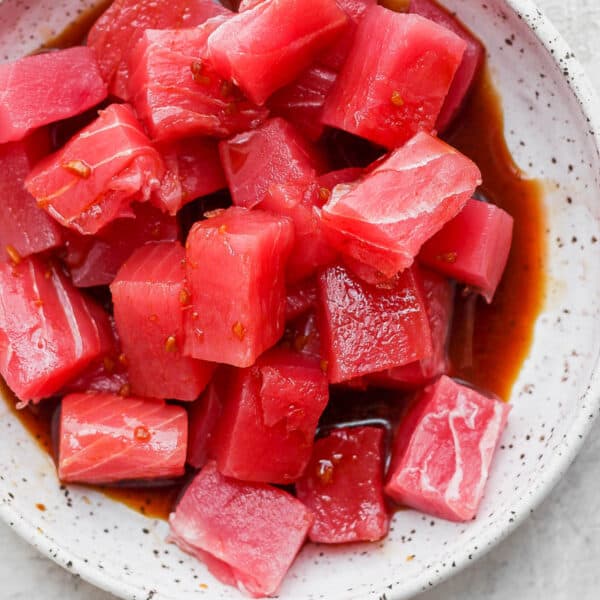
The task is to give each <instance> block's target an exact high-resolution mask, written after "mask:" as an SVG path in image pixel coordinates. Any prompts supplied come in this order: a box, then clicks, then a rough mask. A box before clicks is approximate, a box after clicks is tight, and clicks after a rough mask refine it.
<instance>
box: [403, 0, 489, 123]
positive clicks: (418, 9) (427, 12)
mask: <svg viewBox="0 0 600 600" xmlns="http://www.w3.org/2000/svg"><path fill="white" fill-rule="evenodd" d="M409 11H410V12H411V13H415V14H417V15H421V16H422V17H425V18H426V19H430V20H431V21H433V22H435V23H437V24H438V25H441V26H442V27H445V28H446V29H449V30H450V31H452V32H453V33H455V34H456V35H457V36H458V37H460V38H462V39H463V40H464V41H465V42H466V44H467V47H466V49H465V53H464V54H463V58H462V61H461V63H460V66H459V67H458V70H457V71H456V74H455V75H454V79H453V80H452V85H451V86H450V89H449V90H448V95H447V96H446V99H445V100H444V105H443V106H442V110H441V112H440V114H439V116H438V118H437V122H436V124H435V126H436V129H437V130H438V132H439V133H443V132H444V131H445V130H446V129H447V128H448V126H449V125H450V124H451V123H452V121H453V120H454V118H455V117H456V116H457V115H458V113H459V111H460V109H461V107H462V105H463V103H464V101H465V98H466V97H467V94H468V93H469V91H470V90H471V86H472V85H473V82H474V81H475V79H476V77H477V74H478V73H479V70H480V69H481V65H482V64H483V61H484V59H485V49H484V47H483V44H482V43H481V42H480V41H479V40H478V39H477V38H476V37H475V36H474V35H473V34H472V33H471V32H470V31H469V30H468V29H467V28H466V27H465V26H464V25H463V24H462V23H461V22H460V21H459V20H458V19H457V18H456V17H455V16H454V15H452V14H450V13H449V12H448V11H447V10H446V9H445V8H443V7H441V6H439V4H437V2H434V1H433V0H411V2H410V7H409Z"/></svg>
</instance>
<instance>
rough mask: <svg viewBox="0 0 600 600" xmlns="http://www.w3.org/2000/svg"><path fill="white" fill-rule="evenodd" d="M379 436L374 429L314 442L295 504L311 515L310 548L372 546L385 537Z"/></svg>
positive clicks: (357, 429) (346, 432) (350, 429)
mask: <svg viewBox="0 0 600 600" xmlns="http://www.w3.org/2000/svg"><path fill="white" fill-rule="evenodd" d="M384 435H385V432H384V430H383V429H381V428H379V427H346V428H342V429H337V430H334V431H332V432H331V433H329V434H328V435H326V436H325V437H322V438H320V439H318V440H317V441H316V442H315V446H314V449H313V454H312V458H311V461H310V463H309V465H308V467H307V469H306V472H305V474H304V475H303V476H302V478H301V479H299V480H298V481H297V482H296V493H297V496H298V499H299V500H301V501H302V502H303V503H304V504H305V505H306V507H307V508H308V509H309V510H310V511H311V512H312V513H313V514H314V515H315V522H314V523H313V526H312V527H311V529H310V532H309V534H308V536H309V538H310V540H311V541H312V542H320V543H323V544H341V543H345V542H360V541H365V542H374V541H376V540H379V539H381V538H382V537H384V536H385V535H386V534H387V532H388V528H389V522H390V519H389V516H388V514H387V512H386V508H385V501H384V498H383V468H384V462H385V452H384Z"/></svg>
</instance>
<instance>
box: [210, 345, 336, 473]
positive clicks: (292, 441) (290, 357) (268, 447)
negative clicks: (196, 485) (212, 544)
mask: <svg viewBox="0 0 600 600" xmlns="http://www.w3.org/2000/svg"><path fill="white" fill-rule="evenodd" d="M228 379H229V381H228V382H227V383H226V384H225V385H223V386H222V387H221V392H220V393H221V398H222V400H223V412H222V414H221V417H220V419H219V423H218V425H217V429H216V431H215V434H214V436H213V439H212V444H211V454H212V455H213V456H214V457H215V458H216V460H217V464H218V466H219V471H221V473H223V474H224V475H227V476H228V477H235V478H236V479H243V480H245V481H262V482H268V483H282V484H284V483H290V482H292V481H295V480H296V479H298V477H300V475H302V473H303V472H304V469H305V468H306V465H307V464H308V461H309V460H310V455H311V450H312V446H313V438H314V435H315V430H316V428H317V423H318V421H319V418H320V416H321V413H322V412H323V410H325V406H326V405H327V401H328V399H329V392H328V387H327V377H326V376H325V374H324V373H323V371H322V370H321V368H320V365H319V361H318V360H315V359H313V358H310V357H307V356H303V355H301V354H298V353H297V352H294V351H293V350H285V349H280V348H277V349H274V350H271V351H270V352H267V353H266V354H264V355H263V356H261V357H260V358H259V359H258V361H257V362H256V364H255V365H254V366H253V367H250V368H248V369H242V370H235V371H234V370H231V371H230V373H229V375H228ZM248 448H252V452H250V453H249V452H248Z"/></svg>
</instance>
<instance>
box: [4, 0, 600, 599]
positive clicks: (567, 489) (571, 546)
mask: <svg viewBox="0 0 600 600" xmlns="http://www.w3.org/2000/svg"><path fill="white" fill-rule="evenodd" d="M538 5H539V6H540V7H541V8H542V9H543V10H545V11H546V12H547V14H548V15H549V16H550V18H551V19H552V20H553V21H554V23H555V24H556V25H557V27H558V29H559V30H560V31H561V32H562V33H563V35H564V36H565V37H566V39H567V41H568V42H569V43H570V44H571V46H572V47H573V49H574V50H575V53H576V54H577V55H578V56H579V59H580V61H581V62H582V63H583V64H584V66H585V67H586V68H587V70H588V73H589V75H590V76H591V78H592V80H593V82H594V84H595V86H596V89H598V90H600V0H577V1H573V0H538ZM0 548H2V551H1V560H0V599H2V600H20V599H27V600H29V599H30V598H40V599H41V600H113V596H111V595H110V594H106V593H104V592H101V591H99V590H97V589H95V588H93V587H91V586H90V585H88V584H86V583H84V582H82V581H81V580H79V579H78V578H75V577H73V576H72V575H70V574H68V573H67V572H66V571H63V570H62V569H60V568H59V567H58V566H56V565H55V564H54V563H52V562H50V561H49V560H47V559H46V558H44V557H42V556H40V555H39V554H38V553H37V552H36V551H35V550H33V549H32V548H30V547H29V546H28V545H27V544H25V543H24V542H23V541H21V539H19V538H18V537H17V536H16V535H15V534H14V533H13V532H12V531H10V530H9V529H8V528H7V527H6V526H5V525H4V524H0ZM507 596H509V598H510V597H512V598H516V599H517V600H540V599H548V600H598V599H600V422H598V423H596V426H595V428H594V429H593V430H592V432H591V435H590V437H589V438H588V440H587V442H586V444H585V447H584V449H583V450H582V452H581V454H580V455H579V457H578V458H577V460H576V461H575V462H574V464H573V466H572V467H571V469H570V470H569V472H568V473H567V475H566V476H565V478H564V479H563V480H562V482H561V483H560V484H559V486H558V487H557V488H556V489H555V490H554V491H553V492H552V494H551V495H550V497H549V498H548V499H547V500H546V501H545V502H544V503H543V504H542V506H541V507H540V508H539V509H538V510H537V511H536V512H535V513H534V514H533V516H532V517H531V518H530V519H529V520H528V521H527V522H526V523H525V524H524V525H522V526H521V527H520V528H519V529H518V530H517V532H516V533H514V534H513V535H512V536H511V537H510V538H509V539H507V540H506V541H505V542H503V543H502V544H501V545H500V546H498V547H497V548H496V549H494V550H493V551H492V552H491V553H490V554H488V555H487V556H486V557H484V558H483V559H482V560H481V561H479V562H478V563H477V564H476V565H474V566H472V567H471V568H470V569H468V570H466V571H464V572H462V573H460V574H459V575H457V576H456V577H454V578H453V579H451V580H450V581H448V582H446V583H445V584H443V585H441V586H439V587H438V588H436V589H435V590H433V591H431V592H428V593H426V594H423V595H422V596H420V597H419V600H479V599H485V600H506V598H507Z"/></svg>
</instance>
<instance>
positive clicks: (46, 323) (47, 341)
mask: <svg viewBox="0 0 600 600" xmlns="http://www.w3.org/2000/svg"><path fill="white" fill-rule="evenodd" d="M0 289H2V302H0V373H1V374H2V377H4V379H5V380H6V383H7V384H8V385H9V386H10V388H11V389H12V390H13V392H14V393H15V395H16V396H17V398H19V400H21V402H22V403H25V404H26V403H28V402H29V401H33V402H38V401H39V400H42V399H43V398H46V397H48V396H51V395H52V394H54V393H56V392H58V391H59V390H60V389H61V388H62V386H63V385H65V384H66V383H67V382H68V381H69V380H71V379H72V378H73V377H75V376H77V375H78V374H79V373H81V372H82V371H83V370H84V369H85V368H86V367H87V366H88V365H89V364H90V363H92V362H93V361H94V360H95V359H97V358H100V357H102V356H103V355H104V353H105V351H106V347H107V340H110V339H111V338H112V332H111V326H110V322H109V320H108V316H107V315H106V314H105V313H104V311H103V310H102V309H101V308H100V307H99V306H98V305H96V304H95V303H93V302H92V301H91V300H90V299H89V298H87V297H86V296H84V295H83V294H82V293H81V292H80V291H79V290H78V289H77V288H75V287H74V286H73V284H72V283H71V282H70V281H69V280H68V279H67V278H66V277H65V275H64V274H63V272H62V270H61V269H60V268H58V267H56V266H55V265H53V264H50V263H47V262H45V261H42V260H40V259H39V258H36V257H29V258H26V259H24V260H22V261H20V262H19V264H16V265H15V264H8V263H1V262H0Z"/></svg>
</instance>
